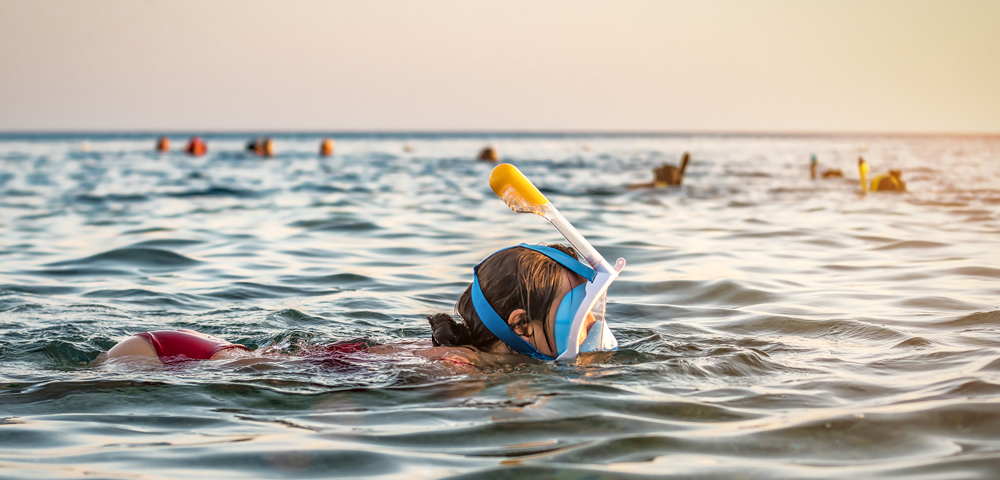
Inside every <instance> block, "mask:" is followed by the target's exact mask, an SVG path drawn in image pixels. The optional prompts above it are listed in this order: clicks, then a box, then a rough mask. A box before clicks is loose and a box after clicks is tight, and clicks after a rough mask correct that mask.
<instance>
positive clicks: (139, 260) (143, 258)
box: [45, 248, 201, 267]
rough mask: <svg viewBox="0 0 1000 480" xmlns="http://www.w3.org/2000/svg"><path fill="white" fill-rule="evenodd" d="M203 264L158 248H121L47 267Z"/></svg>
mask: <svg viewBox="0 0 1000 480" xmlns="http://www.w3.org/2000/svg"><path fill="white" fill-rule="evenodd" d="M198 263H201V262H199V261H198V260H194V259H192V258H188V257H185V256H184V255H180V254H178V253H174V252H171V251H167V250H160V249H156V248H119V249H115V250H110V251H107V252H104V253H99V254H97V255H91V256H89V257H86V258H81V259H78V260H65V261H61V262H54V263H48V264H46V265H45V266H46V267H64V266H77V265H80V266H87V265H105V264H110V265H127V266H135V267H187V266H191V265H195V264H198Z"/></svg>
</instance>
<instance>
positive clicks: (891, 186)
mask: <svg viewBox="0 0 1000 480" xmlns="http://www.w3.org/2000/svg"><path fill="white" fill-rule="evenodd" d="M871 190H872V191H873V192H878V191H883V192H885V191H892V192H905V191H906V182H904V181H903V171H902V170H889V173H881V174H879V175H876V176H875V178H873V179H872V185H871Z"/></svg>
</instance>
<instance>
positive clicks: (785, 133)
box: [0, 128, 1000, 137]
mask: <svg viewBox="0 0 1000 480" xmlns="http://www.w3.org/2000/svg"><path fill="white" fill-rule="evenodd" d="M114 134H123V135H172V134H174V135H268V134H271V135H291V134H296V135H302V134H305V135H337V134H341V135H349V136H351V135H456V136H479V135H484V136H488V135H502V136H508V135H528V136H546V135H565V136H600V135H606V136H628V135H635V136H776V137H921V136H926V137H1000V131H997V132H986V131H983V132H948V131H905V130H898V131H850V130H830V131H818V130H799V131H796V130H597V129H595V130H514V129H510V130H506V129H497V130H459V129H454V130H446V129H441V130H418V129H413V130H408V129H384V130H379V129H372V130H360V129H359V130H351V129H340V130H323V129H302V130H293V129H232V130H227V129H192V130H183V129H145V128H143V129H121V130H113V129H97V130H85V129H52V130H35V129H30V130H29V129H25V130H5V129H0V136H17V135H27V136H35V135H37V136H43V135H73V136H77V135H114Z"/></svg>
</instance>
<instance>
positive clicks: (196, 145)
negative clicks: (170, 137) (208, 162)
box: [184, 136, 208, 157]
mask: <svg viewBox="0 0 1000 480" xmlns="http://www.w3.org/2000/svg"><path fill="white" fill-rule="evenodd" d="M184 152H185V153H187V154H188V155H191V156H193V157H200V156H202V155H204V154H205V153H207V152H208V144H206V143H205V141H204V140H202V139H201V137H197V136H195V137H191V140H188V143H187V146H185V147H184Z"/></svg>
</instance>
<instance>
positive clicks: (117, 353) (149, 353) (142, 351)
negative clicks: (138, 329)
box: [107, 337, 156, 359]
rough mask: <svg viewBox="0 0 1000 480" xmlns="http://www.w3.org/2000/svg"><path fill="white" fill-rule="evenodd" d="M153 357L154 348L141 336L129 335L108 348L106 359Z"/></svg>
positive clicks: (154, 354)
mask: <svg viewBox="0 0 1000 480" xmlns="http://www.w3.org/2000/svg"><path fill="white" fill-rule="evenodd" d="M131 356H141V357H155V356H156V350H155V349H153V346H152V345H150V344H149V342H147V341H146V339H144V338H142V337H129V338H127V339H125V340H122V341H121V342H118V345H115V346H113V347H111V350H108V356H107V358H108V359H112V358H118V357H131Z"/></svg>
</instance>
